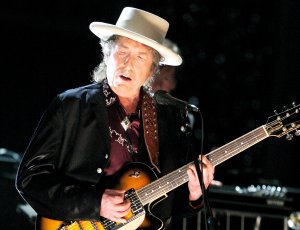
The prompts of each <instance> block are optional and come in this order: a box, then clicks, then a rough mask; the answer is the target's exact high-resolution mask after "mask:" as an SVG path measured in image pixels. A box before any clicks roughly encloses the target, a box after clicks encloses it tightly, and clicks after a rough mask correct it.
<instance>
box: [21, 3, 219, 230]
mask: <svg viewBox="0 0 300 230" xmlns="http://www.w3.org/2000/svg"><path fill="white" fill-rule="evenodd" d="M90 29H91V31H92V32H93V33H94V34H96V35H97V36H98V37H99V38H100V39H101V45H102V52H103V61H102V62H101V63H100V65H99V66H98V67H97V68H96V70H95V72H94V76H93V77H94V81H95V83H94V84H91V85H87V86H83V87H80V88H76V89H71V90H68V91H66V92H63V93H61V94H59V95H58V96H57V97H56V98H55V99H54V100H53V102H52V103H51V105H50V106H49V108H48V109H47V111H46V112H45V113H44V115H43V117H42V119H41V121H40V123H39V125H38V127H37V129H36V131H35V133H34V135H33V137H32V140H31V141H30V144H29V146H28V148H27V149H26V152H25V154H24V157H23V160H22V162H21V164H20V167H19V170H18V175H17V181H16V186H17V189H18V190H19V192H20V194H21V195H22V196H23V197H24V199H25V200H26V201H27V202H28V203H29V204H30V205H31V206H32V207H33V208H34V209H35V211H36V212H37V213H38V216H39V218H38V220H39V221H38V223H37V228H38V229H39V228H40V229H42V230H45V229H47V230H48V229H50V230H51V229H58V228H59V226H62V225H63V226H71V225H74V224H76V225H80V229H89V228H88V227H85V226H87V225H91V226H93V229H97V228H96V226H98V229H102V228H101V227H103V228H104V229H114V228H115V227H116V226H117V225H119V224H124V225H127V224H128V226H130V227H129V229H135V228H138V227H144V228H148V229H160V228H165V227H167V225H168V224H169V223H170V218H171V216H172V215H173V216H174V214H175V216H180V214H181V213H191V212H194V211H197V210H199V208H200V206H201V205H200V204H201V195H202V190H201V189H200V186H199V180H198V177H197V173H196V169H195V166H194V165H193V164H188V165H187V167H186V168H185V171H184V172H183V173H181V174H182V175H183V179H184V180H185V178H186V179H187V178H188V182H187V183H184V185H182V186H180V187H179V188H177V189H176V190H174V191H173V189H169V190H170V191H168V193H167V194H165V193H166V192H162V194H159V195H157V194H156V196H154V195H153V194H155V192H156V191H157V190H160V189H161V188H162V187H163V186H162V185H161V184H154V185H155V187H153V188H151V186H150V188H151V189H150V190H147V189H148V188H149V186H148V187H147V186H145V185H149V184H150V185H152V183H151V182H152V178H153V175H154V174H153V175H152V174H151V173H147V172H146V171H149V170H148V169H152V170H154V171H156V172H157V173H158V175H159V177H160V176H162V175H168V174H169V173H170V172H172V171H174V170H176V169H177V168H179V167H180V166H182V165H183V164H184V163H186V162H185V161H186V158H188V157H189V156H187V150H186V148H187V147H186V144H185V138H184V134H183V133H182V132H181V131H180V127H181V125H182V124H183V122H184V121H183V119H182V115H181V111H179V110H178V109H177V108H174V107H173V106H162V105H157V104H155V102H154V100H153V99H152V98H151V97H150V95H149V93H148V92H147V91H146V90H145V88H146V87H144V86H145V85H146V84H147V82H148V81H149V79H150V78H151V77H152V76H154V75H155V74H156V73H157V71H158V69H159V65H160V64H167V65H180V64H181V62H182V60H181V57H180V56H178V55H177V54H175V53H174V52H173V51H172V50H170V49H169V48H167V47H165V46H163V45H162V44H163V40H164V39H165V35H166V33H167V30H168V22H166V21H165V20H164V19H162V18H160V17H158V16H156V15H153V14H151V13H148V12H146V11H143V10H139V9H135V8H131V7H126V8H124V10H123V11H122V13H121V15H120V17H119V19H118V21H117V23H116V25H112V24H107V23H100V22H93V23H91V25H90ZM201 159H202V162H203V164H202V169H203V170H202V171H203V181H204V184H205V186H206V187H208V185H209V183H210V182H211V181H212V179H213V173H214V168H213V166H212V165H211V164H210V163H209V161H208V160H207V159H206V158H205V157H204V156H203V157H202V158H201ZM138 162H139V163H140V164H139V163H138ZM131 166H133V167H131ZM127 167H128V168H127ZM124 169H125V170H124ZM152 170H150V172H152ZM150 174H151V175H150ZM148 175H149V177H148ZM176 175H177V174H176ZM185 175H187V176H186V177H185ZM144 177H145V178H147V181H146V180H143V178H144ZM150 178H151V180H150ZM148 179H149V180H150V181H148ZM170 179H171V180H170V181H165V184H166V186H167V188H169V186H170V183H171V182H173V181H174V180H176V179H178V178H170ZM145 181H146V182H145ZM185 181H187V180H185ZM159 182H160V181H159ZM181 183H183V182H181ZM131 188H134V189H136V190H137V196H136V198H135V197H131V196H130V195H129V192H128V190H130V189H131ZM134 194H135V193H133V196H134ZM166 195H167V197H166ZM152 197H154V198H159V197H160V198H161V197H163V198H165V199H163V201H161V202H153V200H152ZM140 203H141V204H140ZM151 204H153V205H151ZM139 205H142V206H143V205H147V207H149V208H148V209H147V213H146V214H147V215H146V218H145V220H144V216H145V215H144V214H143V213H142V214H143V215H142V218H141V219H140V218H138V217H139V213H138V212H139V211H135V209H136V207H138V206H139ZM148 205H149V206H148ZM138 210H140V209H139V208H138ZM150 214H151V215H150ZM148 217H149V218H148ZM150 217H155V218H152V220H158V221H157V224H153V223H154V221H153V222H152V220H150V219H151V218H150ZM136 219H137V220H136ZM80 220H84V221H83V222H81V221H80ZM143 220H144V221H143ZM72 221H75V222H72ZM129 224H130V225H129ZM131 224H132V225H131ZM99 225H100V227H99ZM49 226H51V228H49ZM52 226H55V227H52Z"/></svg>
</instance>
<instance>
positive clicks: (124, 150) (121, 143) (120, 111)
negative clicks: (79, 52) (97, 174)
mask: <svg viewBox="0 0 300 230" xmlns="http://www.w3.org/2000/svg"><path fill="white" fill-rule="evenodd" d="M103 92H104V95H105V97H106V100H105V102H106V107H107V112H108V120H109V132H110V138H111V141H110V157H109V160H108V165H107V167H106V168H105V169H104V172H105V175H106V176H110V175H113V174H114V173H115V172H117V171H118V170H120V169H121V168H122V167H123V166H124V165H125V164H127V163H130V162H132V161H133V159H134V156H133V155H134V154H136V153H137V151H138V139H139V126H140V118H139V117H140V116H139V108H137V110H136V112H135V113H132V114H126V112H125V109H124V108H123V107H122V105H121V104H120V101H119V99H118V96H117V95H116V94H115V93H114V92H113V91H112V90H111V88H110V87H109V85H108V84H107V81H106V80H105V81H104V84H103ZM138 107H139V106H138ZM126 117H127V119H128V120H129V121H130V122H129V124H128V126H127V129H126V130H127V131H125V129H124V127H123V126H122V124H121V122H122V121H124V120H126ZM126 132H127V134H126Z"/></svg>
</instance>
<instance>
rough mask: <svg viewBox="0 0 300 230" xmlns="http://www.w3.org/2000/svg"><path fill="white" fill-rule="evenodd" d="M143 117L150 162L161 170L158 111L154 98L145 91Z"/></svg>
mask: <svg viewBox="0 0 300 230" xmlns="http://www.w3.org/2000/svg"><path fill="white" fill-rule="evenodd" d="M142 119H143V126H144V137H145V144H146V148H147V150H148V154H149V158H150V162H151V164H152V166H153V167H154V168H155V169H156V170H157V171H158V172H160V169H159V162H158V156H159V151H158V149H159V146H158V131H157V112H156V107H155V103H154V100H153V98H152V97H151V96H150V95H149V94H148V93H146V92H144V95H143V100H142Z"/></svg>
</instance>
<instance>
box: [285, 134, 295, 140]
mask: <svg viewBox="0 0 300 230" xmlns="http://www.w3.org/2000/svg"><path fill="white" fill-rule="evenodd" d="M293 137H294V136H293V134H290V133H288V134H287V135H286V139H287V140H288V141H290V140H292V139H293Z"/></svg>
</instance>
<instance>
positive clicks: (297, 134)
mask: <svg viewBox="0 0 300 230" xmlns="http://www.w3.org/2000/svg"><path fill="white" fill-rule="evenodd" d="M295 136H297V137H299V136H300V130H298V129H297V130H296V131H295Z"/></svg>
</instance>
